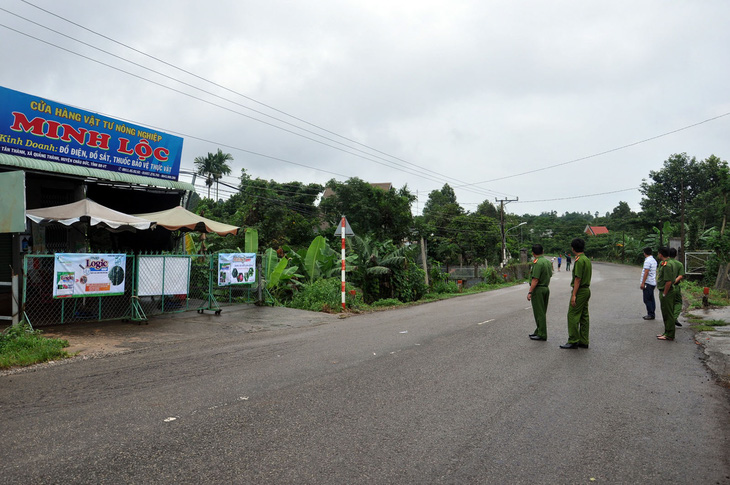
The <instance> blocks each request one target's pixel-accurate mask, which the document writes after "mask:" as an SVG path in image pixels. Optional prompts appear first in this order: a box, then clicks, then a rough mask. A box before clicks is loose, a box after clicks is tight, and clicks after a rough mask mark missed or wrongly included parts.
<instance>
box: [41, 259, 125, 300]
mask: <svg viewBox="0 0 730 485" xmlns="http://www.w3.org/2000/svg"><path fill="white" fill-rule="evenodd" d="M126 267H127V255H126V254H85V253H56V257H55V261H54V263H53V298H78V297H82V296H114V295H123V294H124V279H125V276H126V275H125V274H124V271H125V268H126Z"/></svg>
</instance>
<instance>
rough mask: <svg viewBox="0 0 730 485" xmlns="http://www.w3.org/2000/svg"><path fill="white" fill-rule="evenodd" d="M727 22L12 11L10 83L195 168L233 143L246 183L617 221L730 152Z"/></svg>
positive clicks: (0, 19) (289, 4)
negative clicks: (684, 158) (661, 182)
mask: <svg viewBox="0 0 730 485" xmlns="http://www.w3.org/2000/svg"><path fill="white" fill-rule="evenodd" d="M729 20H730V2H728V1H727V0H701V1H698V0H686V1H679V0H678V1H673V2H666V1H659V0H657V1H643V0H632V1H623V0H618V1H614V2H586V1H577V0H576V1H555V0H554V1H550V2H546V1H542V0H530V1H507V0H504V1H492V0H480V1H466V0H448V1H446V0H437V1H433V0H418V1H411V0H407V1H406V0H402V1H397V0H367V1H364V0H360V1H353V0H337V1H334V0H317V1H305V0H301V1H281V0H267V1H265V2H262V1H248V0H230V1H216V0H211V1H209V2H200V1H195V2H192V1H187V0H174V1H173V0H145V1H140V0H127V1H125V2H98V1H92V0H84V1H81V0H66V1H64V2H58V1H56V0H28V1H23V0H5V1H3V2H2V3H1V4H0V45H1V46H2V48H1V49H0V65H2V66H3V67H2V70H1V71H0V85H1V86H4V87H7V88H10V89H15V90H18V91H22V92H25V93H28V94H32V95H37V96H41V97H44V98H48V99H51V100H54V101H58V102H61V103H64V104H68V105H72V106H76V107H79V108H83V109H86V110H89V111H94V112H98V113H101V114H105V115H107V116H110V117H113V118H117V119H122V120H126V121H131V122H134V123H136V124H140V125H143V126H147V127H151V128H156V129H159V130H161V131H165V132H168V133H172V134H177V135H180V136H182V137H183V138H184V139H185V142H184V151H183V162H182V165H183V169H188V170H192V169H193V168H194V164H193V159H194V158H195V157H196V156H199V155H205V154H206V153H207V152H214V151H216V150H217V148H222V149H223V150H224V151H226V152H229V153H231V154H232V155H233V157H234V161H233V162H232V167H233V169H234V175H236V176H237V175H239V174H240V169H241V168H245V169H246V170H247V172H248V173H249V174H250V175H251V176H252V177H260V178H264V179H273V180H276V181H278V182H289V181H293V180H298V181H303V182H316V183H321V184H324V183H325V182H326V181H327V180H329V179H331V178H336V179H338V180H345V179H346V178H348V177H360V178H362V179H364V180H366V181H369V182H392V183H393V184H394V185H395V186H396V187H402V186H403V185H406V184H407V185H408V187H409V189H410V190H411V191H412V192H414V193H417V194H418V197H419V200H418V203H417V205H416V206H414V208H413V209H414V213H415V212H417V211H420V210H421V209H422V208H423V204H424V203H425V202H426V200H427V197H428V193H429V192H430V191H432V190H434V189H440V188H441V187H442V186H443V185H444V184H445V183H448V184H449V185H451V186H452V187H454V188H455V190H456V194H457V198H458V201H459V203H461V204H462V205H463V207H464V208H465V209H466V210H470V211H473V210H475V209H476V206H477V204H479V203H480V202H482V201H483V200H485V199H486V200H490V201H492V202H494V201H495V199H517V198H519V201H517V202H512V203H510V204H508V206H507V209H508V211H509V212H512V213H515V214H524V213H532V214H539V213H540V212H543V211H551V210H555V211H557V212H558V213H559V214H562V213H563V212H565V211H580V212H591V213H594V212H599V213H600V214H601V215H603V214H604V213H605V212H608V211H611V210H612V209H613V208H614V207H616V205H617V204H618V203H619V201H626V202H628V203H629V205H630V206H631V207H632V209H634V210H639V201H640V200H641V195H640V194H639V192H638V190H636V189H637V188H638V187H639V185H640V184H641V181H642V179H645V178H647V177H648V175H649V171H651V170H657V169H659V168H661V166H662V163H663V162H664V160H666V159H667V158H668V157H669V156H670V155H672V154H674V153H682V152H686V153H687V154H689V155H690V156H694V157H696V158H698V159H704V158H707V157H708V156H710V155H712V154H714V155H717V156H718V157H720V158H722V159H724V160H727V159H728V158H730V136H729V135H730V88H729V87H730V72H729V71H730V63H729V62H728V60H729V59H730V47H729V46H730V29H728V28H727V25H728V21H729ZM181 180H185V181H190V177H189V176H187V175H183V176H181ZM230 180H231V181H232V182H234V183H235V180H234V179H233V178H231V179H230ZM601 194H602V195H601Z"/></svg>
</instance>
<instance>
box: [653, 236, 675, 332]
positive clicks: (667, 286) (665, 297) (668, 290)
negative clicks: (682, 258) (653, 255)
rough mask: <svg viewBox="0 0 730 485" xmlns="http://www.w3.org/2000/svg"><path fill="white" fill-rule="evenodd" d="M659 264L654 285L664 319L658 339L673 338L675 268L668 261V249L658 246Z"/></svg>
mask: <svg viewBox="0 0 730 485" xmlns="http://www.w3.org/2000/svg"><path fill="white" fill-rule="evenodd" d="M659 260H660V261H661V262H660V263H659V266H658V267H657V275H656V287H657V289H658V290H659V303H660V306H661V309H662V320H664V333H663V334H661V335H657V336H656V338H658V339H659V340H674V333H675V330H676V328H675V326H676V325H675V324H676V321H675V320H674V281H675V280H676V279H677V269H676V268H675V266H674V264H672V263H670V262H669V249H667V248H659Z"/></svg>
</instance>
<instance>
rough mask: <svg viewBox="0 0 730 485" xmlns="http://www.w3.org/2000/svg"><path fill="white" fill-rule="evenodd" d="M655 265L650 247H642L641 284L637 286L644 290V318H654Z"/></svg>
mask: <svg viewBox="0 0 730 485" xmlns="http://www.w3.org/2000/svg"><path fill="white" fill-rule="evenodd" d="M656 267H657V262H656V259H654V256H652V255H651V248H648V247H647V248H644V269H643V270H642V271H641V285H640V286H639V288H641V289H642V291H643V292H644V305H646V315H644V317H643V318H644V320H654V318H656V314H655V312H656V301H655V300H654V288H656Z"/></svg>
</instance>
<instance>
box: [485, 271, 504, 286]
mask: <svg viewBox="0 0 730 485" xmlns="http://www.w3.org/2000/svg"><path fill="white" fill-rule="evenodd" d="M482 278H483V279H484V282H485V283H487V284H490V285H494V284H496V283H502V282H503V281H504V278H503V277H502V275H501V274H499V273H498V272H497V270H496V269H494V268H485V269H483V270H482Z"/></svg>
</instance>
